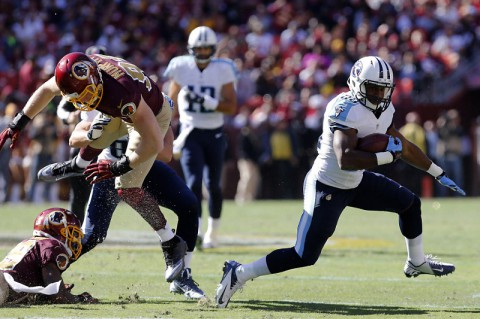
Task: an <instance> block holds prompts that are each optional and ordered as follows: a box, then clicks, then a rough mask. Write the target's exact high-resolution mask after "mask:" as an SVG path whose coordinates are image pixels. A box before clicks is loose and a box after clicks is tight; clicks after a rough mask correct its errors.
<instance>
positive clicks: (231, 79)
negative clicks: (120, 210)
mask: <svg viewBox="0 0 480 319" xmlns="http://www.w3.org/2000/svg"><path fill="white" fill-rule="evenodd" d="M216 47H217V37H216V35H215V32H214V31H213V30H212V29H210V28H209V27H205V26H200V27H198V28H195V29H194V30H192V32H191V33H190V35H189V37H188V51H189V53H190V55H184V56H179V57H175V58H173V59H172V60H171V61H170V63H169V64H168V67H167V69H166V70H165V73H164V76H165V77H168V78H170V87H169V90H168V95H169V96H170V97H171V98H172V99H173V100H174V102H175V105H177V106H178V113H179V120H180V127H181V133H180V134H179V136H178V137H177V139H176V140H175V144H174V151H175V153H180V152H181V157H180V163H181V165H182V170H183V174H184V176H185V181H186V182H187V185H188V187H190V189H191V190H192V191H193V192H194V193H195V195H196V196H197V198H198V211H199V216H198V217H199V220H200V221H199V226H201V217H202V205H201V203H202V198H203V196H202V183H203V182H204V183H205V187H206V188H207V190H208V194H209V197H208V210H209V218H208V227H207V231H206V232H205V236H204V237H203V247H205V248H213V247H216V246H217V245H218V228H219V225H220V217H221V213H222V204H223V195H222V189H221V185H220V178H221V174H222V167H223V162H224V158H225V149H226V138H225V136H224V132H223V122H224V119H223V117H224V115H225V114H234V113H235V111H236V107H237V96H236V92H235V82H236V76H237V71H236V68H235V66H234V64H233V62H232V61H231V60H229V59H225V58H214V57H213V55H214V54H215V51H216ZM199 234H200V236H199V238H200V239H201V238H202V237H201V231H200V228H199Z"/></svg>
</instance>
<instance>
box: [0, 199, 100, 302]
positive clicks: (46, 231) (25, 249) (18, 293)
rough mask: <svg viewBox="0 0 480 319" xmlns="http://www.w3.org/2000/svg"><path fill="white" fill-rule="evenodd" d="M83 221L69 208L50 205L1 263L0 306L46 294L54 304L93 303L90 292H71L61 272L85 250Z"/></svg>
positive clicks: (27, 300) (45, 296)
mask: <svg viewBox="0 0 480 319" xmlns="http://www.w3.org/2000/svg"><path fill="white" fill-rule="evenodd" d="M82 237H83V233H82V230H81V229H80V221H79V220H78V219H77V217H76V216H75V215H74V214H73V213H72V212H70V211H69V210H66V209H63V208H49V209H46V210H44V211H43V212H41V213H40V214H39V215H38V216H37V218H36V219H35V222H34V225H33V237H32V238H29V239H26V240H24V241H22V242H20V243H19V244H18V245H17V246H15V247H14V248H13V249H12V250H11V251H10V252H9V253H8V254H7V256H6V257H5V258H4V259H3V260H2V261H1V262H0V306H1V305H2V304H4V303H19V302H23V301H24V302H31V301H32V299H33V298H29V297H33V296H34V295H35V296H38V295H43V296H44V298H37V299H36V300H39V299H41V300H45V301H48V302H53V303H94V302H97V300H96V299H95V298H93V297H92V296H91V295H90V294H89V293H88V292H84V293H82V294H80V295H73V294H72V293H71V289H72V287H73V286H72V285H65V284H64V282H63V280H62V273H63V272H64V271H65V270H66V269H67V268H68V267H69V266H70V264H71V263H72V262H74V261H75V260H76V259H77V258H78V257H79V256H80V252H81V250H82V243H81V240H82Z"/></svg>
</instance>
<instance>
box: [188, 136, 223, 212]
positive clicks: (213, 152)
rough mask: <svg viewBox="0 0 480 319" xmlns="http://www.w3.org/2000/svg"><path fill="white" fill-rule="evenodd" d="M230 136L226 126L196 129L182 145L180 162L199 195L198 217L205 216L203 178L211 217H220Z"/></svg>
mask: <svg viewBox="0 0 480 319" xmlns="http://www.w3.org/2000/svg"><path fill="white" fill-rule="evenodd" d="M225 149H226V139H225V135H224V133H223V128H222V127H220V128H217V129H213V130H206V129H205V130H204V129H193V130H192V132H190V134H189V135H188V137H187V139H186V141H185V145H184V147H183V149H182V157H181V158H180V163H181V165H182V170H183V175H184V176H185V181H186V183H187V185H188V187H190V189H191V190H192V191H193V193H194V194H195V195H196V196H197V199H198V213H199V214H198V217H201V216H202V182H203V181H204V182H205V186H206V188H207V190H208V193H209V199H208V210H209V212H210V217H212V218H220V215H221V213H222V204H223V195H222V189H221V185H220V178H221V176H222V168H223V161H224V159H225Z"/></svg>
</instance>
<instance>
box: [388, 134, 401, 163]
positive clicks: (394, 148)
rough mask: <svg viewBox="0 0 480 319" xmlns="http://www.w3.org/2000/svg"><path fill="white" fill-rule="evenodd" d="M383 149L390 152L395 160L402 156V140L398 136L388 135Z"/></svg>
mask: <svg viewBox="0 0 480 319" xmlns="http://www.w3.org/2000/svg"><path fill="white" fill-rule="evenodd" d="M385 151H386V152H390V153H392V156H393V161H394V162H395V161H396V160H398V159H399V158H400V157H401V156H402V141H400V139H399V138H398V137H393V136H390V137H389V138H388V144H387V149H386V150H385Z"/></svg>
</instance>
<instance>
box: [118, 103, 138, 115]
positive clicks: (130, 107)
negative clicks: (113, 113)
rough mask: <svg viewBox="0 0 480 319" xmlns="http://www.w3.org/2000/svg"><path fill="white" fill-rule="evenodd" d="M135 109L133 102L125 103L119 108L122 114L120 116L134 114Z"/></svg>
mask: <svg viewBox="0 0 480 319" xmlns="http://www.w3.org/2000/svg"><path fill="white" fill-rule="evenodd" d="M136 111H137V106H136V105H135V103H133V102H130V103H127V104H125V105H124V106H122V108H121V109H120V113H121V114H122V116H130V115H132V114H135V112H136Z"/></svg>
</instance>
